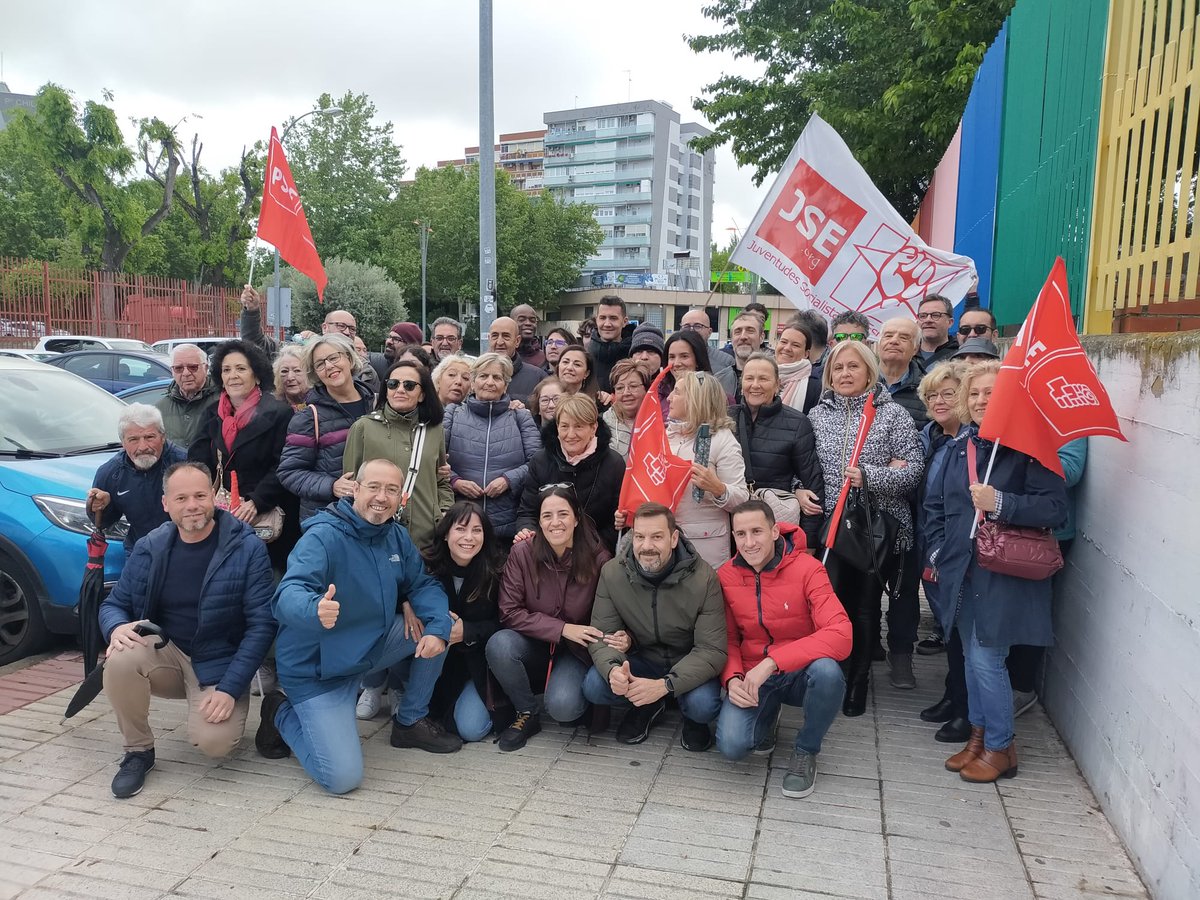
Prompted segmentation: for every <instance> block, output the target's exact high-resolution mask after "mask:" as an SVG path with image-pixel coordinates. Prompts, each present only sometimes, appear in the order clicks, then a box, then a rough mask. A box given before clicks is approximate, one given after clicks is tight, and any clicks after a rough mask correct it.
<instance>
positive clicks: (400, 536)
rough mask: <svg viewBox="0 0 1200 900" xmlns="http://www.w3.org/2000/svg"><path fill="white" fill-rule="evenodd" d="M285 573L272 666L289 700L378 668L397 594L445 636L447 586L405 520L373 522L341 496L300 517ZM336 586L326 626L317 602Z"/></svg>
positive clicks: (277, 604) (277, 594)
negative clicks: (428, 565) (428, 567)
mask: <svg viewBox="0 0 1200 900" xmlns="http://www.w3.org/2000/svg"><path fill="white" fill-rule="evenodd" d="M301 527H302V528H303V529H304V534H303V535H301V537H300V540H299V542H298V543H297V544H296V549H294V550H293V551H292V555H291V556H289V557H288V566H287V574H286V575H285V576H284V577H283V581H281V582H280V583H279V588H278V589H277V590H276V592H275V599H274V600H273V601H272V605H273V608H274V611H275V618H276V619H278V620H279V640H278V642H277V643H276V645H275V665H276V667H277V668H278V670H279V681H280V683H281V684H282V685H283V687H284V690H285V691H287V695H288V696H289V697H291V698H292V701H293V702H298V701H301V700H307V699H309V698H310V697H315V696H318V695H320V694H324V693H326V692H328V691H332V690H334V689H336V688H338V687H341V686H342V685H344V684H345V683H346V682H347V681H349V680H351V679H354V680H357V679H358V678H359V677H361V676H362V675H363V674H364V673H366V672H370V671H372V670H373V669H375V668H377V667H378V663H379V660H380V658H381V654H382V653H383V645H384V640H385V638H386V637H387V634H388V632H389V631H390V630H391V628H392V624H393V623H394V622H395V621H396V599H397V597H398V596H403V597H405V598H406V599H407V600H408V601H409V602H410V603H412V607H413V612H415V613H416V614H417V617H418V618H419V619H420V620H421V621H422V622H423V623H424V625H425V634H432V635H434V636H436V637H440V638H441V639H442V640H449V638H450V626H451V624H452V623H451V621H450V612H449V605H448V601H447V600H446V592H445V591H443V590H442V586H441V585H440V584H438V582H437V580H436V579H434V577H433V576H432V575H430V574H429V573H428V572H426V571H425V564H424V562H423V560H422V559H421V554H420V553H418V552H417V548H416V546H415V545H414V544H413V542H412V539H411V538H410V537H409V536H408V531H407V530H405V528H404V526H402V525H399V524H398V523H396V522H393V521H391V520H389V521H387V522H385V523H384V524H382V525H372V524H371V523H370V522H368V521H367V520H366V519H364V518H363V517H362V516H360V515H359V514H358V513H357V512H355V510H354V502H353V500H351V498H349V497H343V498H342V499H340V500H338V501H337V502H336V503H332V504H330V505H329V506H328V507H326V508H325V509H323V510H321V511H320V512H317V513H315V514H314V515H312V516H310V517H309V518H307V519H305V520H304V522H303V523H302V525H301ZM331 584H332V585H333V586H334V589H335V593H334V596H333V599H334V600H336V601H338V603H339V604H341V608H340V609H339V611H338V618H337V622H336V623H334V626H333V627H332V628H325V627H323V626H322V625H321V622H320V620H319V619H318V618H317V604H318V603H319V602H320V600H321V598H322V597H323V596H324V595H325V592H326V590H327V589H328V587H329V585H331Z"/></svg>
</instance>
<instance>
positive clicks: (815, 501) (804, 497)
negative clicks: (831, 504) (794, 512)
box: [796, 488, 825, 516]
mask: <svg viewBox="0 0 1200 900" xmlns="http://www.w3.org/2000/svg"><path fill="white" fill-rule="evenodd" d="M796 499H797V500H799V501H800V512H802V513H804V515H806V516H819V515H821V513H823V512H825V508H824V507H823V506H821V501H820V498H818V497H817V494H816V492H815V491H810V490H808V489H807V488H796Z"/></svg>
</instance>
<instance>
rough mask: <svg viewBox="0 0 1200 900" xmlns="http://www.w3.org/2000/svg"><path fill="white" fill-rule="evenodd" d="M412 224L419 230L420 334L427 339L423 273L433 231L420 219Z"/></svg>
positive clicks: (427, 261) (425, 268)
mask: <svg viewBox="0 0 1200 900" xmlns="http://www.w3.org/2000/svg"><path fill="white" fill-rule="evenodd" d="M413 224H414V225H416V226H417V227H418V228H419V229H421V231H420V235H421V334H422V335H423V336H424V337H426V338H428V337H429V332H428V331H427V330H426V326H425V273H426V270H427V268H428V264H429V236H430V235H431V234H433V229H432V228H430V227H429V226H428V225H427V224H426V223H424V222H422V221H421V220H420V219H414V220H413Z"/></svg>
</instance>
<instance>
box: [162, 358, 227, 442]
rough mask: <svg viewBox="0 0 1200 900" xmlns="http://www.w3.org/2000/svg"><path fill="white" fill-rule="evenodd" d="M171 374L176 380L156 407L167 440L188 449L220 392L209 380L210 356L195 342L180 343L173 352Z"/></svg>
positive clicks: (198, 433)
mask: <svg viewBox="0 0 1200 900" xmlns="http://www.w3.org/2000/svg"><path fill="white" fill-rule="evenodd" d="M171 377H172V378H173V379H174V380H175V383H174V384H172V385H171V386H170V387H169V388H167V393H166V395H165V396H164V397H163V398H162V399H161V400H159V401H158V403H156V404H155V406H157V407H158V411H159V412H160V413H162V417H163V426H164V427H165V428H166V430H167V440H169V441H171V442H172V443H174V444H178V445H179V446H180V447H182V448H183V449H184V450H187V448H188V447H190V446H192V441H194V440H196V438H197V437H199V435H200V426H201V424H203V422H204V414H205V413H206V412H208V408H209V407H210V406H212V405H213V404H214V403H216V402H217V396H218V394H219V393H220V392H219V391H218V390H217V387H216V385H214V384H213V383H212V382H211V381H209V380H208V356H207V355H206V354H205V352H204V351H203V350H201V349H200V348H199V347H197V346H196V345H195V344H178V345H177V346H176V347H175V349H174V350H172V351H171Z"/></svg>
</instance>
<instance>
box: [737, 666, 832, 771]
mask: <svg viewBox="0 0 1200 900" xmlns="http://www.w3.org/2000/svg"><path fill="white" fill-rule="evenodd" d="M845 691H846V679H845V676H843V675H842V667H841V666H840V665H838V664H837V663H836V662H835V661H834V660H832V659H829V658H827V657H822V658H820V659H814V660H813V661H812V662H811V663H809V664H808V666H807V667H805V668H803V669H798V670H796V671H795V672H776V673H775V674H774V675H772V676H771V677H770V678H768V679H767V680H766V681H764V682H763V684H762V687H760V688H759V689H758V706H755V707H751V708H750V709H743V708H742V707H740V706H737V705H736V704H734V703H732V702H731V701H730V700H729V698H728V697H726V698H725V702H724V703H723V704H722V705H721V715H720V716H718V717H717V749H718V750H720V751H721V753H722V754H724V755H725V756H726V757H727V758H729V759H735V760H736V759H741V758H742V757H744V756H745V755H746V754H747V753H749V752H750V751H751V750H753V749H754V748H755V747H756V746H758V744H759V743H760V742H761V741H762V740H763V738H765V737H766V736H767V734H766V733H767V729H769V728H773V727H774V726H775V717H776V716H777V715H779V709H780V707H781V706H782V705H783V704H785V703H786V704H787V705H788V706H803V707H804V725H803V726H802V727H801V728H800V730H799V731H798V732H796V745H795V748H796V749H797V750H803V751H804V752H805V753H811V754H812V755H814V756H815V755H816V754H818V753H820V752H821V741H822V740H824V738H825V733H826V732H827V731H829V726H830V725H832V724H833V720H834V719H835V718H837V714H838V711H839V710H840V709H841V708H842V695H843V694H844V693H845Z"/></svg>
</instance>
